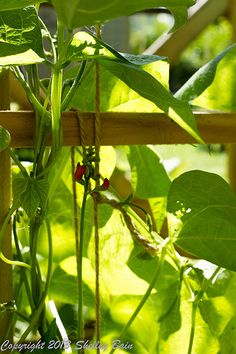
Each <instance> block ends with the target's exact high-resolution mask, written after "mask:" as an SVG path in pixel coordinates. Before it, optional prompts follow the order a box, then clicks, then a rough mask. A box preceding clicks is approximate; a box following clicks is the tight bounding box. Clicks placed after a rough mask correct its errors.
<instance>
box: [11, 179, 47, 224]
mask: <svg viewBox="0 0 236 354" xmlns="http://www.w3.org/2000/svg"><path fill="white" fill-rule="evenodd" d="M48 191H49V184H48V182H47V181H46V180H44V179H41V180H35V179H31V178H28V179H26V178H21V177H19V178H15V179H14V180H13V196H14V202H15V203H20V205H21V206H22V208H23V209H24V210H25V212H26V214H27V215H28V217H29V218H31V217H32V216H34V214H35V213H36V210H37V208H38V207H39V206H40V207H42V208H43V209H44V208H45V206H46V203H47V198H48Z"/></svg>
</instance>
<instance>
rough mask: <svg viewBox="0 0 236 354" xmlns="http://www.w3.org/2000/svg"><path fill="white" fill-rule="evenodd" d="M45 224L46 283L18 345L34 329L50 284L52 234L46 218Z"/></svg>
mask: <svg viewBox="0 0 236 354" xmlns="http://www.w3.org/2000/svg"><path fill="white" fill-rule="evenodd" d="M45 223H46V228H47V234H48V269H47V277H46V282H45V287H44V291H43V294H42V296H41V299H40V301H39V303H38V306H37V307H36V308H35V310H34V312H33V314H32V316H31V319H30V324H29V326H28V327H27V328H26V330H25V331H24V333H23V334H22V336H21V338H20V340H19V342H18V343H23V342H24V341H25V339H26V338H27V336H28V335H29V333H30V332H31V331H32V329H33V328H34V326H35V324H36V323H37V321H38V319H39V317H40V315H41V313H42V311H43V309H44V305H45V300H46V297H47V295H48V290H49V285H50V282H51V277H52V265H53V260H52V257H53V253H52V252H53V250H52V233H51V227H50V222H49V220H48V219H47V218H46V219H45Z"/></svg>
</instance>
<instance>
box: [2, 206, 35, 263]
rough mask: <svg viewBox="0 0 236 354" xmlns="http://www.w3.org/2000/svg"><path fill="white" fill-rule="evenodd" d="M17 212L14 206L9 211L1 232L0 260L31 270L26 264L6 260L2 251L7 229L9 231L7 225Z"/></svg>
mask: <svg viewBox="0 0 236 354" xmlns="http://www.w3.org/2000/svg"><path fill="white" fill-rule="evenodd" d="M15 211H16V207H15V206H14V205H13V206H12V207H11V209H10V210H9V211H8V213H7V215H6V217H5V220H4V222H3V224H2V227H1V230H0V258H1V259H2V260H3V262H5V263H7V264H10V265H15V266H21V267H26V268H30V266H29V265H28V264H26V263H24V262H20V261H12V260H10V259H8V258H6V257H5V256H4V254H3V253H2V251H1V249H2V242H3V239H4V236H5V233H6V229H7V225H8V223H9V222H10V220H11V217H12V215H13V214H14V212H15Z"/></svg>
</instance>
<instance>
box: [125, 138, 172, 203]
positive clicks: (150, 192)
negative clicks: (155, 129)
mask: <svg viewBox="0 0 236 354" xmlns="http://www.w3.org/2000/svg"><path fill="white" fill-rule="evenodd" d="M127 149H128V160H129V163H130V167H131V173H132V186H133V188H134V192H135V194H136V195H137V196H138V197H140V198H154V197H164V196H166V195H167V194H168V190H169V187H170V179H169V176H168V175H167V173H166V171H165V168H164V166H163V164H162V163H161V160H160V157H159V156H158V154H157V152H156V151H155V150H154V149H152V148H151V147H148V146H138V145H135V146H129V147H128V148H127Z"/></svg>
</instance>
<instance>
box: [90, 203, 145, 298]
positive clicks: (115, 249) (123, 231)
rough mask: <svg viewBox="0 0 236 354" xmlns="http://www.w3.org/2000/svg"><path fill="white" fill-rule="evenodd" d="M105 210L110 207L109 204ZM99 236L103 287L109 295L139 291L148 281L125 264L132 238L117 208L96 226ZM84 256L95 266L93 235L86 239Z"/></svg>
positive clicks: (136, 293)
mask: <svg viewBox="0 0 236 354" xmlns="http://www.w3.org/2000/svg"><path fill="white" fill-rule="evenodd" d="M109 209H112V208H111V207H110V206H109ZM90 218H91V216H90ZM99 238H100V262H101V264H102V265H103V266H102V267H101V269H100V279H101V281H102V282H103V284H104V289H106V291H107V292H109V293H110V295H112V296H117V295H122V294H133V295H140V294H143V293H144V292H145V290H146V289H147V287H148V284H147V283H146V282H145V281H143V280H142V279H140V278H139V277H137V276H136V275H135V274H134V273H133V272H132V271H131V270H130V269H129V267H128V266H127V264H126V263H127V260H128V258H129V255H130V253H131V251H132V248H133V240H132V238H131V236H130V233H129V231H128V229H127V227H126V226H125V224H124V223H123V222H122V219H121V215H120V212H119V211H118V210H113V212H112V216H111V217H110V219H109V220H108V221H107V223H106V224H105V225H104V226H103V227H100V230H99ZM88 257H89V259H90V261H91V264H92V266H93V267H94V268H95V266H94V264H95V261H94V239H93V238H92V239H91V240H90V244H89V248H88Z"/></svg>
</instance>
